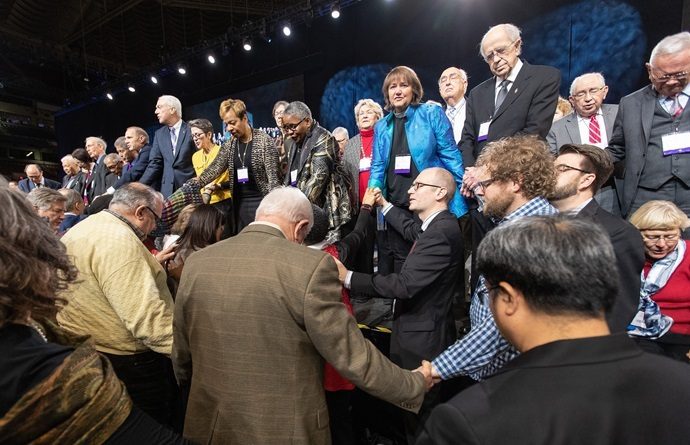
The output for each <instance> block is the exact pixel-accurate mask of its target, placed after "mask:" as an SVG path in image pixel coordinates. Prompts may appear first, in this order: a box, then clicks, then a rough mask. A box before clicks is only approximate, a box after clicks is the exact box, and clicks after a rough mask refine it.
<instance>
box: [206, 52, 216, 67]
mask: <svg viewBox="0 0 690 445" xmlns="http://www.w3.org/2000/svg"><path fill="white" fill-rule="evenodd" d="M207 59H208V63H210V64H211V65H213V64H214V63H216V58H215V57H213V54H209V55H208V57H207Z"/></svg>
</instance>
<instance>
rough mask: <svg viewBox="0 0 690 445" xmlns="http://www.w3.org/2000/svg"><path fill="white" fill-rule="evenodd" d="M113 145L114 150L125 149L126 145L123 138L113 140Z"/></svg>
mask: <svg viewBox="0 0 690 445" xmlns="http://www.w3.org/2000/svg"><path fill="white" fill-rule="evenodd" d="M113 145H114V146H115V147H116V148H124V149H127V143H126V142H125V137H124V136H120V137H119V138H117V139H115V142H113Z"/></svg>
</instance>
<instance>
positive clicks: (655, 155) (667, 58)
mask: <svg viewBox="0 0 690 445" xmlns="http://www.w3.org/2000/svg"><path fill="white" fill-rule="evenodd" d="M647 72H648V74H649V80H650V82H651V84H650V85H648V86H646V87H644V88H642V89H640V90H638V91H635V92H634V93H632V94H629V95H627V96H625V97H624V98H622V99H621V102H620V107H619V109H618V116H617V117H616V122H615V124H614V126H613V134H612V136H611V139H610V141H609V147H608V150H609V151H610V152H611V154H612V155H613V158H614V161H623V162H624V163H625V176H624V178H623V182H624V184H623V190H622V196H621V213H622V215H623V216H624V217H627V216H628V215H631V214H632V213H634V212H635V210H637V209H638V208H640V206H641V205H642V204H644V203H645V202H647V201H650V200H652V199H663V200H668V201H672V202H674V203H675V204H676V205H677V206H678V207H680V209H681V210H683V211H684V212H685V213H686V214H689V215H690V154H689V153H690V112H688V111H687V109H686V108H687V104H688V97H690V86H689V85H688V78H689V76H690V75H689V74H688V73H689V72H690V32H687V31H686V32H681V33H678V34H674V35H671V36H668V37H665V38H664V39H662V40H661V41H660V42H659V43H658V44H657V45H656V46H655V47H654V49H653V50H652V54H651V56H650V58H649V63H647Z"/></svg>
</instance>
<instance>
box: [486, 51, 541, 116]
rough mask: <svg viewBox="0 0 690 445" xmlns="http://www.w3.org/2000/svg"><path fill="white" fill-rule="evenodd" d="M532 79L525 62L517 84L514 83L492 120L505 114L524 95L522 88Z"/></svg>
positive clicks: (516, 80)
mask: <svg viewBox="0 0 690 445" xmlns="http://www.w3.org/2000/svg"><path fill="white" fill-rule="evenodd" d="M530 77H532V72H531V70H530V65H529V64H528V63H527V62H523V63H522V68H521V69H520V72H519V73H518V75H517V77H516V78H515V82H513V85H512V86H511V87H510V91H508V95H507V96H506V98H505V100H504V101H503V103H502V104H501V106H500V107H498V110H496V112H495V113H494V117H493V119H492V120H495V119H496V118H497V117H498V116H500V115H501V114H503V112H504V111H505V110H506V109H507V108H508V107H509V106H510V104H512V103H513V102H514V101H515V99H517V98H518V96H519V95H520V94H522V90H523V88H522V87H523V85H525V83H526V82H527V81H528V80H529V78H530ZM495 87H496V84H495V83H494V88H495ZM494 92H495V90H494Z"/></svg>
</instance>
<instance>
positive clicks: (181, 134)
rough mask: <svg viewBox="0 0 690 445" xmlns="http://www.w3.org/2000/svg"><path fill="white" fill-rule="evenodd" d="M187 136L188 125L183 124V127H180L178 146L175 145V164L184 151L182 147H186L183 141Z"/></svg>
mask: <svg viewBox="0 0 690 445" xmlns="http://www.w3.org/2000/svg"><path fill="white" fill-rule="evenodd" d="M186 135H187V123H186V122H184V121H183V122H182V125H181V126H180V132H179V134H178V135H177V144H176V145H175V156H173V162H175V161H176V160H177V157H178V156H180V151H182V147H184V144H183V143H182V139H184V137H185V136H186ZM170 146H171V147H172V141H171V142H170Z"/></svg>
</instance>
